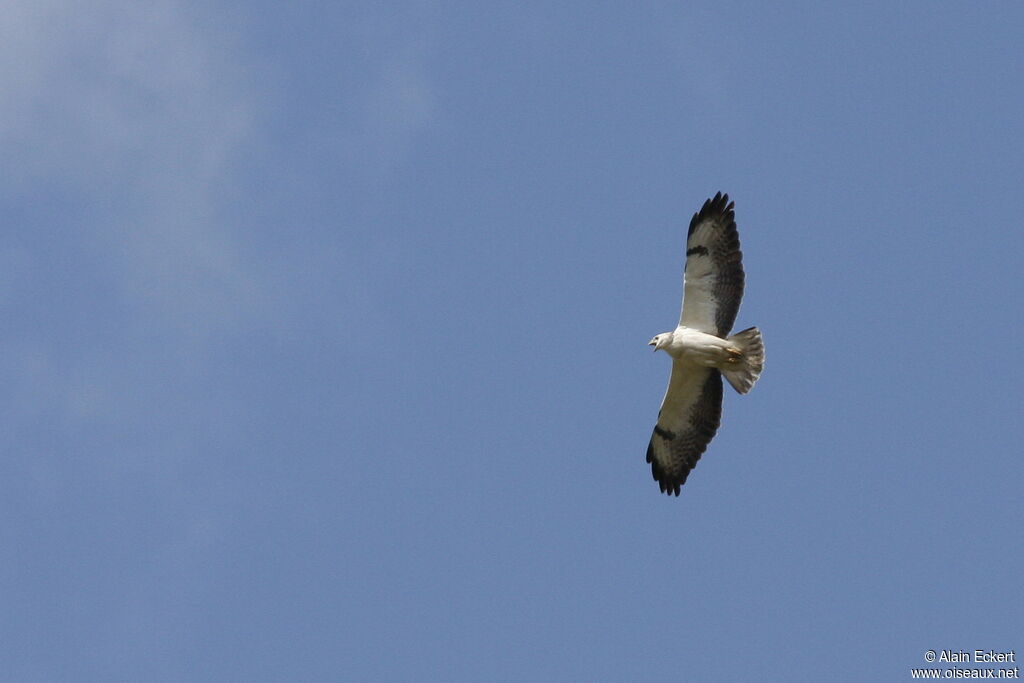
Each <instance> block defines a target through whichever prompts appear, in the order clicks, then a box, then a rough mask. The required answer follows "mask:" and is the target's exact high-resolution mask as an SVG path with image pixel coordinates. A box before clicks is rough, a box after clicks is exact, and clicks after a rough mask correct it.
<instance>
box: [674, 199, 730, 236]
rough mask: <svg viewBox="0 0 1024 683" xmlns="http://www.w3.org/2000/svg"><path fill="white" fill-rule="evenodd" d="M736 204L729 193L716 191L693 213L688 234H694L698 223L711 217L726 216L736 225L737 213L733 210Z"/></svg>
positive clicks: (727, 219) (728, 221) (728, 220)
mask: <svg viewBox="0 0 1024 683" xmlns="http://www.w3.org/2000/svg"><path fill="white" fill-rule="evenodd" d="M735 206H736V202H730V201H729V195H728V194H723V193H722V192H716V193H715V196H714V197H711V198H710V199H707V200H705V201H704V206H702V207H700V211H698V212H697V213H695V214H693V218H691V219H690V228H689V230H687V231H686V236H687V237H689V236H690V235H692V234H693V231H694V229H696V227H697V225H698V224H700V222H701V221H704V220H706V219H709V218H718V217H724V218H725V219H726V221H727V223H732V224H733V225H735V223H736V214H735V212H734V211H733V209H734V208H735Z"/></svg>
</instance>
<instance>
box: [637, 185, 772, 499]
mask: <svg viewBox="0 0 1024 683" xmlns="http://www.w3.org/2000/svg"><path fill="white" fill-rule="evenodd" d="M742 258H743V254H742V253H740V238H739V235H738V234H737V233H736V216H735V214H734V212H733V204H732V203H731V202H730V201H729V195H727V194H722V193H721V192H719V193H718V194H716V195H715V196H714V198H713V199H709V200H707V201H706V202H704V206H702V207H701V209H700V211H698V212H697V213H695V214H693V220H691V221H690V229H689V231H687V233H686V269H685V271H684V272H683V312H682V315H681V316H680V317H679V326H678V327H676V329H675V330H673V331H671V332H665V333H663V334H659V335H658V336H656V337H655V338H654V339H652V340H651V341H650V342H649V343H650V345H651V346H653V347H654V350H655V351H657V350H658V349H663V350H664V351H665V352H667V353H668V355H670V356H672V376H671V377H670V378H669V381H668V390H667V391H666V392H665V398H664V399H662V401H661V410H660V411H659V412H658V424H657V425H656V426H655V427H654V434H653V435H652V436H651V443H650V445H648V446H647V462H649V463H651V472H652V473H653V474H654V478H655V479H656V480H657V481H658V485H659V486H661V490H662V492H664V493H667V494H669V495H671V494H673V493H674V494H676V495H677V496H678V495H679V487H681V486H682V485H683V484H684V483H686V477H687V476H688V475H689V474H690V470H692V469H693V468H694V467H695V466H696V465H697V461H698V460H700V456H701V454H702V453H703V452H704V449H705V448H707V447H708V443H710V441H711V439H712V438H713V437H714V436H715V432H716V431H718V424H719V421H720V419H721V416H722V375H723V374H724V375H725V378H726V379H727V380H729V384H731V385H732V388H733V389H735V390H736V391H738V392H739V393H741V394H745V393H747V392H748V391H750V389H751V388H752V387H753V386H754V382H756V381H757V378H758V377H759V376H760V375H761V369H762V368H763V367H764V345H763V344H762V343H761V332H760V331H759V330H758V329H757V328H756V327H751V328H748V329H746V330H743V331H742V332H737V333H736V334H734V335H732V336H731V337H730V336H729V331H730V330H731V329H732V324H733V321H735V320H736V312H737V311H739V308H740V299H741V298H743V263H742Z"/></svg>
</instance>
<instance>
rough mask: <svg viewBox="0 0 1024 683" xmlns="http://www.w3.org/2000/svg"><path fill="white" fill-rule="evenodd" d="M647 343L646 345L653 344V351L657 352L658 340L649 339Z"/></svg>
mask: <svg viewBox="0 0 1024 683" xmlns="http://www.w3.org/2000/svg"><path fill="white" fill-rule="evenodd" d="M647 345H648V346H653V347H654V351H655V353H657V351H658V342H656V341H654V340H653V339H652V340H651V341H649V342H647Z"/></svg>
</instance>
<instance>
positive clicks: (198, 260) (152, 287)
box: [0, 0, 252, 329]
mask: <svg viewBox="0 0 1024 683" xmlns="http://www.w3.org/2000/svg"><path fill="white" fill-rule="evenodd" d="M5 15H6V18H5V22H4V23H3V36H2V38H0V91H2V92H3V93H4V95H3V100H2V101H0V152H2V153H3V155H4V157H5V158H6V159H8V160H9V161H11V162H13V163H10V164H9V165H8V168H13V169H14V173H13V175H10V176H8V181H7V182H8V183H9V185H8V187H7V188H5V189H4V195H5V196H6V197H7V199H8V201H15V202H16V201H18V198H19V196H20V194H21V193H23V192H26V191H28V190H32V191H33V192H35V193H36V194H38V188H39V187H40V186H42V187H47V188H51V189H54V188H57V189H58V190H62V191H65V192H69V193H72V194H74V195H75V196H77V197H80V198H82V201H83V203H84V204H85V205H86V206H89V207H91V210H93V211H94V212H95V215H96V219H97V220H96V221H93V222H90V223H89V225H88V226H87V227H85V230H87V231H88V232H89V234H88V235H87V236H86V239H87V240H90V241H92V243H93V244H94V245H95V247H96V249H97V250H99V251H100V252H102V253H105V254H106V255H107V256H108V257H109V263H108V264H106V265H107V266H109V267H110V268H112V269H113V271H114V273H115V274H116V278H115V280H116V282H117V283H118V286H119V287H120V294H122V295H124V296H127V297H128V298H129V299H134V300H137V301H138V302H139V303H140V304H142V305H145V306H149V307H156V308H157V309H158V310H159V312H160V313H161V314H162V315H163V316H164V317H165V318H167V319H170V320H177V321H178V322H179V323H181V322H182V321H184V320H186V319H192V323H190V325H189V327H190V328H193V329H194V321H195V319H196V318H198V319H199V320H201V321H204V324H209V325H214V324H216V325H220V324H223V322H224V320H226V319H228V320H230V319H231V317H232V314H233V312H237V311H238V310H241V309H244V308H245V302H246V297H248V296H250V295H251V289H252V282H251V278H250V276H249V274H248V273H247V272H246V268H245V266H244V264H242V263H240V261H239V256H238V254H237V252H236V250H235V249H234V247H233V238H232V230H231V226H230V223H229V222H227V221H225V220H224V207H223V206H222V204H221V203H220V201H219V194H220V193H221V192H223V191H224V189H225V187H227V186H229V185H230V183H231V178H232V170H233V169H232V163H233V154H234V153H235V152H236V151H237V150H238V149H239V147H240V145H242V144H243V143H244V142H245V141H246V139H247V138H248V136H249V135H250V134H251V131H252V118H251V110H252V104H251V101H250V97H249V95H248V94H247V93H246V92H245V91H244V89H242V88H240V87H239V86H238V83H237V80H236V76H237V69H238V67H237V65H236V64H235V63H234V62H233V61H232V56H231V55H230V54H229V53H226V52H225V51H224V50H223V49H222V48H219V47H218V43H219V42H229V41H216V40H212V39H211V36H207V35H204V33H203V31H202V30H200V28H199V27H198V26H197V25H196V24H194V23H193V19H191V18H190V17H189V15H188V14H187V12H185V11H184V8H183V6H182V5H181V4H179V3H175V2H157V3H144V4H138V3H129V2H121V1H115V0H111V1H108V2H100V3H90V4H89V6H88V7H86V6H84V5H80V4H76V3H73V2H69V1H67V0H49V1H45V0H44V1H43V2H33V3H29V2H24V3H14V4H13V5H9V6H8V8H7V9H6V10H5Z"/></svg>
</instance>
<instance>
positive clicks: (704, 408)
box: [647, 360, 722, 496]
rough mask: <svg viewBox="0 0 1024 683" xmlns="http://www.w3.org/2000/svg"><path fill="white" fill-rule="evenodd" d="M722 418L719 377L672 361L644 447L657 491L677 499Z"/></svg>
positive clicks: (711, 372) (711, 371)
mask: <svg viewBox="0 0 1024 683" xmlns="http://www.w3.org/2000/svg"><path fill="white" fill-rule="evenodd" d="M721 417H722V373H720V372H719V371H718V370H715V369H714V368H706V367H702V366H699V365H693V364H691V363H686V362H683V361H678V360H674V361H672V376H671V378H670V379H669V382H668V391H666V392H665V398H664V400H663V401H662V402H661V411H660V412H659V413H658V424H657V425H656V426H655V427H654V434H653V435H652V436H651V443H650V444H649V445H648V446H647V462H649V463H651V473H652V474H653V475H654V478H655V479H656V480H657V482H658V485H659V486H661V490H662V491H663V492H664V493H667V494H669V495H671V494H673V493H674V494H675V495H677V496H678V495H679V487H680V486H682V485H683V484H684V483H686V477H688V476H689V474H690V470H692V469H693V468H694V467H696V465H697V461H698V460H700V456H701V454H702V453H703V452H704V449H705V448H707V447H708V444H709V443H710V442H711V439H712V438H714V436H715V432H717V431H718V424H719V421H720V420H721Z"/></svg>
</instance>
